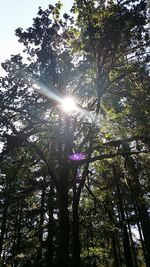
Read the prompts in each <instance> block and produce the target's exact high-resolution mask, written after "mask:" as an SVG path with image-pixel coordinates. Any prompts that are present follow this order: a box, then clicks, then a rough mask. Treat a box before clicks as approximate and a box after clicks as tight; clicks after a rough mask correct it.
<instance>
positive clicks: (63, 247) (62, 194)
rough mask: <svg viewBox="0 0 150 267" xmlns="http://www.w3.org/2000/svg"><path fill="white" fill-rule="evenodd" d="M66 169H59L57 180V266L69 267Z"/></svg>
mask: <svg viewBox="0 0 150 267" xmlns="http://www.w3.org/2000/svg"><path fill="white" fill-rule="evenodd" d="M67 176H68V171H67V170H65V169H62V170H61V174H60V180H59V192H58V194H59V244H58V266H60V267H69V233H70V225H69V211H68V205H69V203H68V180H67V178H68V177H67Z"/></svg>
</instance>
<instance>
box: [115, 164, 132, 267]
mask: <svg viewBox="0 0 150 267" xmlns="http://www.w3.org/2000/svg"><path fill="white" fill-rule="evenodd" d="M113 171H114V176H115V181H116V183H115V184H116V193H117V198H118V208H119V213H120V227H121V230H122V239H123V248H124V256H125V264H126V267H129V266H130V267H134V265H133V260H132V253H131V248H130V241H129V235H128V231H127V227H126V221H125V214H124V207H123V200H122V196H121V192H120V187H119V182H118V181H119V178H120V177H119V176H118V173H117V170H116V168H115V166H114V168H113Z"/></svg>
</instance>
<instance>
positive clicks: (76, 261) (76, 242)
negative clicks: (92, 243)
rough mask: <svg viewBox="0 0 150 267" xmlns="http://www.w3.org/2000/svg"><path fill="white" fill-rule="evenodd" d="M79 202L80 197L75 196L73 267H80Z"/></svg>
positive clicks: (73, 206)
mask: <svg viewBox="0 0 150 267" xmlns="http://www.w3.org/2000/svg"><path fill="white" fill-rule="evenodd" d="M78 206H79V200H78V195H76V194H75V195H74V199H73V205H72V212H73V221H72V261H71V267H76V266H78V267H79V266H80V239H79V212H78Z"/></svg>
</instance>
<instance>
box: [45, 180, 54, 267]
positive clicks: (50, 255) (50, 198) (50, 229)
mask: <svg viewBox="0 0 150 267" xmlns="http://www.w3.org/2000/svg"><path fill="white" fill-rule="evenodd" d="M53 198H54V186H53V183H52V182H51V185H50V191H49V196H48V215H49V222H48V237H47V255H46V258H47V267H52V266H53Z"/></svg>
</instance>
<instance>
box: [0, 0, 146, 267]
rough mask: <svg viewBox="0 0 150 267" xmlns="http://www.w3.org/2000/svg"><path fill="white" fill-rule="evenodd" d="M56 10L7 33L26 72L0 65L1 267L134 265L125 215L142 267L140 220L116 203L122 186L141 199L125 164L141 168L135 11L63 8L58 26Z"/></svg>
mask: <svg viewBox="0 0 150 267" xmlns="http://www.w3.org/2000/svg"><path fill="white" fill-rule="evenodd" d="M60 9H61V4H60V3H57V4H56V5H55V7H54V6H52V5H49V7H48V9H47V10H45V11H44V10H42V9H41V8H39V11H38V15H37V17H36V18H35V19H34V20H33V25H32V27H30V28H28V29H27V30H26V31H23V29H21V28H18V29H17V30H16V35H17V36H18V38H19V42H21V43H23V44H24V46H25V50H24V53H25V55H26V57H27V59H26V63H23V57H22V56H21V55H15V56H12V57H11V59H10V60H7V61H6V62H5V63H3V68H4V69H5V71H6V73H7V74H6V76H5V77H2V78H1V88H2V90H1V95H0V97H1V103H2V105H1V114H2V116H1V126H2V131H1V140H2V142H3V150H2V153H1V161H2V163H1V164H2V165H1V166H2V172H1V175H2V177H3V179H4V182H3V183H2V194H1V202H2V204H3V208H2V210H3V216H2V219H1V240H2V243H3V247H2V248H1V252H2V264H7V265H8V263H7V262H11V264H14V266H19V264H20V265H21V266H45V265H47V266H65V267H67V266H72V267H73V266H80V259H81V258H82V261H81V264H82V265H83V266H85V265H86V264H89V266H92V264H93V266H95V265H96V264H101V266H112V264H113V266H124V265H126V266H129V265H130V266H134V264H135V263H136V257H135V253H134V242H133V239H132V229H131V228H132V225H131V223H130V220H131V221H132V220H133V219H132V212H133V213H135V208H133V205H135V206H136V210H137V214H135V215H137V216H135V217H136V219H137V221H136V223H138V222H140V223H141V228H139V229H142V231H143V236H144V246H145V253H146V264H147V266H148V264H149V250H148V242H149V241H148V238H147V234H146V233H147V232H148V227H147V225H148V224H149V222H148V218H147V217H145V218H146V225H145V224H143V223H142V216H141V215H140V206H139V205H138V201H137V199H136V198H135V196H133V199H131V198H129V200H130V202H131V203H130V202H129V200H128V196H129V194H130V192H132V194H134V185H133V183H131V180H134V183H135V187H138V192H139V194H138V196H141V192H143V190H142V183H141V182H140V180H141V179H144V181H145V183H146V180H147V177H148V176H147V173H146V167H143V169H142V170H141V168H138V169H136V164H137V162H138V161H137V162H134V160H133V159H134V155H135V157H136V156H137V157H139V156H138V155H140V157H141V161H142V162H144V161H145V159H144V157H146V159H147V156H146V154H147V152H148V145H149V137H148V136H147V125H148V108H149V106H148V97H147V92H148V79H149V76H148V71H147V61H148V55H147V47H148V29H147V13H146V3H145V1H143V0H141V1H136V2H133V1H120V2H118V3H115V2H108V3H107V4H106V3H105V2H98V1H92V0H89V1H75V2H74V5H73V7H72V13H71V14H69V15H68V14H64V15H63V17H62V16H61V15H60ZM68 94H69V95H73V96H74V97H75V98H76V100H77V102H78V104H77V111H76V110H75V111H73V112H72V113H71V114H67V113H66V114H65V112H62V108H61V103H62V99H63V98H64V97H65V96H66V95H68ZM140 99H142V101H139V100H140ZM135 101H137V103H138V107H139V110H140V111H139V112H137V110H136V109H135ZM76 156H77V157H78V160H75V161H74V159H75V157H76ZM6 162H10V164H9V165H10V167H8V166H7V167H6V168H4V167H3V166H4V164H5V163H6ZM20 162H21V163H20ZM131 163H133V164H132V166H131ZM18 166H19V167H18ZM119 166H120V167H119ZM143 166H144V164H143ZM119 168H120V169H119ZM14 170H15V171H14ZM118 170H119V171H118ZM135 170H136V174H135ZM123 173H124V175H123ZM142 173H144V175H143V176H141V175H142ZM13 174H14V178H12V177H13ZM141 177H143V178H141ZM8 181H9V183H8ZM125 181H127V184H128V186H125ZM99 188H101V189H102V192H101V191H100V190H99ZM10 189H11V190H10ZM14 189H15V190H14ZM124 190H127V192H128V193H127V196H123V192H124ZM8 192H9V193H8ZM6 193H7V194H6ZM144 194H145V196H144ZM147 196H148V188H147V186H145V188H144V192H143V194H142V198H143V199H144V202H145V201H146V198H147ZM11 199H12V202H10V200H11ZM21 199H22V201H21ZM23 199H24V201H23ZM133 200H134V201H133ZM131 207H132V208H131ZM86 209H87V210H86ZM144 210H145V214H148V207H147V206H146V205H144ZM83 212H84V214H85V218H87V221H86V220H85V218H84V216H83ZM146 216H147V215H146ZM10 219H11V220H12V224H11V225H10V226H8V222H9V220H10ZM82 220H83V222H82ZM81 222H82V224H81ZM126 223H127V225H125V224H126ZM133 224H134V223H133ZM117 229H118V234H117ZM97 235H98V236H97ZM85 236H86V237H85ZM8 237H10V241H8ZM84 239H85V240H86V241H85V240H84ZM137 246H138V247H139V246H140V244H139V243H137ZM31 248H32V249H31ZM138 251H139V252H138V253H140V249H138ZM29 261H30V262H29ZM94 264H95V265H94ZM123 264H124V265H123ZM87 266H88V265H87Z"/></svg>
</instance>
